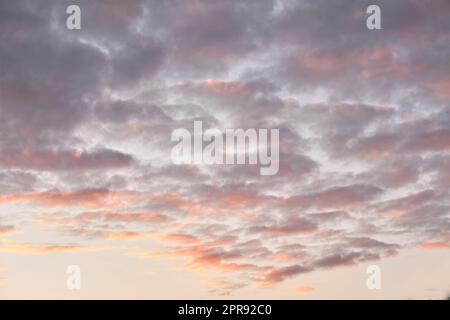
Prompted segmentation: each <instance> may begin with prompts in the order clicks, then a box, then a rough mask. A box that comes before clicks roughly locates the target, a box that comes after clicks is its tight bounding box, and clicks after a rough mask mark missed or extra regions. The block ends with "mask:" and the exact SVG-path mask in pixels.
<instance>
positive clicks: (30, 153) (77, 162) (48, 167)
mask: <svg viewBox="0 0 450 320" xmlns="http://www.w3.org/2000/svg"><path fill="white" fill-rule="evenodd" d="M132 164H133V157H132V156H130V155H127V154H124V153H121V152H118V151H113V150H96V151H93V152H86V151H79V150H72V151H60V150H58V151H51V150H26V149H25V150H23V149H22V150H2V151H1V152H0V166H2V167H7V168H22V169H32V170H39V171H60V170H61V171H70V170H102V169H103V170H104V169H112V168H120V167H127V166H130V165H132Z"/></svg>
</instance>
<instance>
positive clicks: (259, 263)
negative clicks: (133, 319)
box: [0, 0, 450, 299]
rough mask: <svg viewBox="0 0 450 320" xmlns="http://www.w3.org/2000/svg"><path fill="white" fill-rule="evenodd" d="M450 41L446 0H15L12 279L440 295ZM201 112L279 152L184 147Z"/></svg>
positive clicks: (2, 144)
mask: <svg viewBox="0 0 450 320" xmlns="http://www.w3.org/2000/svg"><path fill="white" fill-rule="evenodd" d="M70 4H78V5H79V6H80V7H81V30H68V29H67V28H66V18H67V17H68V15H67V14H66V7H67V6H68V5H70ZM370 4H378V5H379V6H380V7H381V10H382V12H381V18H382V19H381V20H382V29H381V30H368V29H367V27H366V18H367V16H368V15H367V14H366V8H367V7H368V5H370ZM449 57H450V2H449V1H448V0H397V1H392V0H385V1H381V0H371V1H366V0H333V1H331V0H297V1H294V0H245V1H237V0H236V1H230V0H226V1H225V0H210V1H206V0H204V1H200V0H186V1H175V0H174V1H159V0H158V1H157V0H155V1H146V0H129V1H119V0H108V1H106V0H99V1H75V0H74V1H56V0H55V1H53V0H40V1H35V0H28V1H27V0H1V1H0V120H1V125H0V298H44V299H47V298H62V299H68V298H74V299H78V298H111V299H116V298H125V299H129V298H137V299H142V298H148V299H183V298H184V299H186V298H192V299H204V298H250V299H260V298H261V299H262V298H265V299H318V298H324V299H332V298H338V299H349V298H359V299H442V298H444V297H445V296H446V295H447V294H448V293H449V292H450V273H449V270H450V254H449V252H450V251H449V249H450V196H449V193H450V191H449V186H450V73H449V70H450V59H449ZM194 120H202V121H203V124H204V126H205V127H206V128H219V129H224V128H277V129H279V130H280V170H279V172H278V174H277V175H274V176H261V175H260V174H259V167H258V166H254V165H175V164H173V163H172V161H171V158H170V152H171V148H172V147H173V142H171V140H170V138H171V132H172V131H173V130H174V129H177V128H186V129H188V130H191V129H192V128H193V123H194ZM373 264H375V265H378V266H379V267H380V268H381V275H382V288H381V289H380V290H368V289H367V287H366V279H367V277H368V275H367V273H366V268H367V267H368V266H369V265H373ZM70 265H77V266H79V267H80V270H81V279H82V280H81V283H82V286H81V289H80V290H68V289H67V287H66V280H67V274H66V268H67V267H68V266H70Z"/></svg>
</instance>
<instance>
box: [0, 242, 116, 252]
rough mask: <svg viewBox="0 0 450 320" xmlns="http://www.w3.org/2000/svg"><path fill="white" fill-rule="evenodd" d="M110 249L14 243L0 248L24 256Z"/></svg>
mask: <svg viewBox="0 0 450 320" xmlns="http://www.w3.org/2000/svg"><path fill="white" fill-rule="evenodd" d="M109 249H110V248H109V247H104V246H81V245H75V244H68V245H61V244H46V245H34V244H28V243H12V242H3V245H1V246H0V252H3V253H14V254H23V255H32V254H58V253H80V252H96V251H104V250H109Z"/></svg>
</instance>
